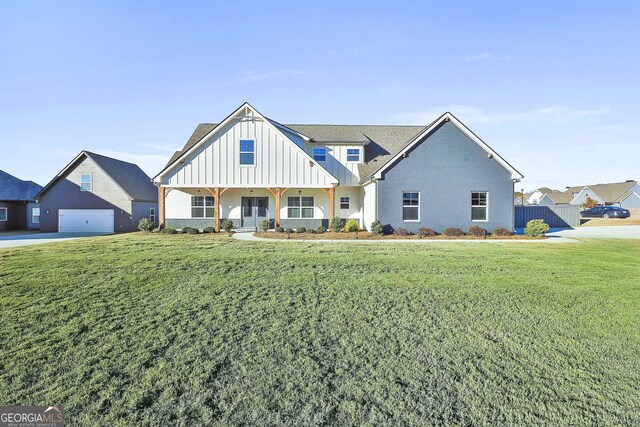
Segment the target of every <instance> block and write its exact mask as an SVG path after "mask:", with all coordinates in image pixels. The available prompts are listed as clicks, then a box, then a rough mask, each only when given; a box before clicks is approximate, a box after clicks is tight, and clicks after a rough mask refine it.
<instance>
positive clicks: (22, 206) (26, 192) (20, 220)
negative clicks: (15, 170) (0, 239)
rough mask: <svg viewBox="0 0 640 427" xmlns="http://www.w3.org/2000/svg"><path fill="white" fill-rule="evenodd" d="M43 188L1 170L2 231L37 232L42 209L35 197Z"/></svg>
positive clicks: (0, 211)
mask: <svg viewBox="0 0 640 427" xmlns="http://www.w3.org/2000/svg"><path fill="white" fill-rule="evenodd" d="M40 189H42V186H40V185H38V184H36V183H35V182H33V181H23V180H21V179H19V178H16V177H15V176H13V175H9V174H8V173H6V172H4V171H1V170H0V231H10V230H37V229H38V228H40V209H39V207H38V204H37V203H36V201H35V197H34V196H35V195H36V193H37V192H38V191H40Z"/></svg>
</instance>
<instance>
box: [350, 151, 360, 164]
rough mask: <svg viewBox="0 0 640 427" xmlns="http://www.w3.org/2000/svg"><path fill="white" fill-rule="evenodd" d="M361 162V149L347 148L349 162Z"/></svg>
mask: <svg viewBox="0 0 640 427" xmlns="http://www.w3.org/2000/svg"><path fill="white" fill-rule="evenodd" d="M359 161H360V149H359V148H347V162H359Z"/></svg>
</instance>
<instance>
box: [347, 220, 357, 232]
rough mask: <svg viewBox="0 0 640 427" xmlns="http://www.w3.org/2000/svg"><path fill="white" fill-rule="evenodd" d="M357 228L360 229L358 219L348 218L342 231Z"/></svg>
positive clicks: (351, 230)
mask: <svg viewBox="0 0 640 427" xmlns="http://www.w3.org/2000/svg"><path fill="white" fill-rule="evenodd" d="M358 230H360V224H358V221H356V220H355V219H350V220H349V221H347V225H345V226H344V231H346V232H347V233H351V232H354V231H358Z"/></svg>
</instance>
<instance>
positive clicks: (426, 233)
mask: <svg viewBox="0 0 640 427" xmlns="http://www.w3.org/2000/svg"><path fill="white" fill-rule="evenodd" d="M416 234H417V235H418V237H420V238H421V239H422V238H423V237H433V236H437V235H438V233H437V232H436V231H435V230H432V229H430V228H426V227H423V228H419V229H418V232H417V233H416Z"/></svg>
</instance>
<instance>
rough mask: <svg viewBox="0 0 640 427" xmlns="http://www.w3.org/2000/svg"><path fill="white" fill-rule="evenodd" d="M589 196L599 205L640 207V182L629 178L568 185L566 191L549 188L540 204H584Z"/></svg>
mask: <svg viewBox="0 0 640 427" xmlns="http://www.w3.org/2000/svg"><path fill="white" fill-rule="evenodd" d="M589 197H590V198H591V199H593V200H594V201H595V202H596V203H597V204H599V205H617V206H621V207H623V208H627V209H634V208H640V183H638V181H634V180H628V181H624V182H613V183H609V184H594V185H583V186H576V187H567V189H566V191H558V190H549V191H546V192H544V194H543V196H542V197H541V198H540V200H539V202H538V204H539V205H546V206H553V205H565V204H570V205H582V204H583V203H584V202H585V201H586V200H587V198H589Z"/></svg>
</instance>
